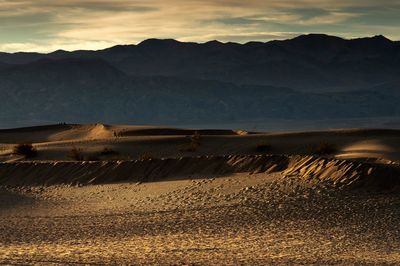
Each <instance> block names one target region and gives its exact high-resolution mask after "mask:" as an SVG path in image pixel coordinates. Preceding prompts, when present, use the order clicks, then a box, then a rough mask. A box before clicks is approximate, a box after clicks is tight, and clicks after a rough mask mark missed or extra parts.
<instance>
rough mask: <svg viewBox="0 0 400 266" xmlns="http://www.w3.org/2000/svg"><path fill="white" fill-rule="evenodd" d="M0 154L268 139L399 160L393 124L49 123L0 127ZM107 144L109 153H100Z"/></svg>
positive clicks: (208, 148)
mask: <svg viewBox="0 0 400 266" xmlns="http://www.w3.org/2000/svg"><path fill="white" fill-rule="evenodd" d="M195 132H197V134H199V135H200V141H199V143H200V145H199V146H198V147H196V149H195V150H192V151H188V149H187V147H188V146H190V143H191V137H192V136H193V135H194V134H196V133H195ZM0 143H1V144H0V160H1V161H10V160H21V159H23V158H20V157H16V156H12V154H11V153H12V148H13V146H15V144H17V143H33V144H34V146H35V147H36V148H37V149H38V150H39V153H38V157H37V158H36V160H71V158H70V156H69V154H70V151H71V149H73V148H78V149H80V150H81V151H82V153H83V155H84V156H85V157H87V158H89V157H90V158H96V157H99V159H101V160H133V159H137V158H141V157H142V156H143V155H146V157H149V156H151V157H154V158H166V157H169V158H176V157H182V156H198V155H231V154H235V155H243V154H259V153H260V151H257V147H258V146H260V145H268V146H269V147H270V149H269V150H267V151H266V152H267V153H272V154H289V155H309V154H312V153H313V150H314V149H315V147H318V146H319V145H321V143H328V144H329V145H331V146H333V147H335V150H336V151H335V153H334V154H331V155H330V157H332V156H333V157H337V158H342V159H362V160H371V159H374V160H378V161H383V162H387V161H397V160H400V131H398V130H383V129H382V130H377V129H376V130H373V129H370V130H366V129H363V130H358V129H355V130H332V131H322V132H293V133H257V134H255V133H251V132H250V133H249V132H244V131H240V130H237V131H232V130H194V129H174V128H166V127H156V126H123V125H121V126H111V125H102V124H94V125H53V126H42V127H32V128H23V129H10V130H0ZM104 148H109V149H112V150H114V151H116V153H118V154H116V155H114V156H101V155H100V154H101V151H102V150H103V149H104Z"/></svg>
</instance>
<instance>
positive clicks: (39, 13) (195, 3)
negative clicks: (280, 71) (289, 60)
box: [0, 0, 400, 51]
mask: <svg viewBox="0 0 400 266" xmlns="http://www.w3.org/2000/svg"><path fill="white" fill-rule="evenodd" d="M399 12H400V3H396V2H394V1H391V0H381V1H376V0H364V1H359V0H269V1H264V0H246V1H243V0H218V1H216V0H113V1H106V0H63V1H54V0H0V49H1V50H4V51H16V50H20V49H28V50H32V51H39V50H40V51H51V50H55V49H59V48H61V49H66V50H68V49H77V48H81V49H84V48H85V49H100V48H105V47H107V46H110V45H114V44H121V43H138V42H140V41H142V40H143V39H147V38H175V39H179V40H190V41H196V42H204V41H207V40H209V39H220V40H221V41H235V42H247V41H250V40H263V41H266V40H270V39H281V38H286V37H292V36H293V35H298V34H301V33H310V32H323V33H327V34H338V35H340V36H342V37H360V36H369V35H374V34H380V33H382V34H385V35H387V36H388V37H390V38H392V39H396V38H399V37H400V34H399V33H397V30H396V28H398V27H399V26H400V17H399V16H398V14H399Z"/></svg>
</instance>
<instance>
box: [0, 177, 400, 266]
mask: <svg viewBox="0 0 400 266" xmlns="http://www.w3.org/2000/svg"><path fill="white" fill-rule="evenodd" d="M187 178H188V177H187ZM0 195H1V196H0V262H1V263H4V264H36V265H52V264H55V265H57V264H80V263H87V264H175V265H182V264H196V265H197V264H199V265H209V264H218V265H221V264H222V265H229V264H249V265H254V264H260V265H263V264H266V263H267V264H275V263H276V264H288V263H294V264H303V263H306V264H319V265H321V264H343V265H348V264H393V265H395V264H399V263H400V226H399V224H400V195H399V194H394V193H391V194H387V193H377V192H373V193H372V192H366V191H347V190H346V189H342V190H332V189H329V188H326V189H324V188H319V189H316V188H312V187H309V186H308V185H306V184H305V183H304V182H303V181H302V182H299V179H298V178H296V177H291V178H289V177H285V178H283V177H282V175H281V174H279V173H273V174H262V173H261V174H252V175H249V174H247V173H242V174H232V175H228V176H222V177H217V176H208V177H206V178H204V177H196V178H195V177H191V178H189V179H182V180H166V181H160V182H152V183H141V184H136V183H120V184H108V185H90V186H83V187H79V186H78V187H71V186H50V187H22V188H21V187H20V188H16V187H3V188H2V189H1V194H0Z"/></svg>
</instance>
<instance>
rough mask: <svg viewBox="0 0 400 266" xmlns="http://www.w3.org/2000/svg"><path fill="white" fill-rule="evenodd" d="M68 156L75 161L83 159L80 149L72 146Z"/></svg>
mask: <svg viewBox="0 0 400 266" xmlns="http://www.w3.org/2000/svg"><path fill="white" fill-rule="evenodd" d="M68 157H69V158H71V159H73V160H75V161H83V160H84V159H85V158H84V157H83V153H82V149H78V148H76V147H73V148H72V149H71V150H70V151H69V154H68Z"/></svg>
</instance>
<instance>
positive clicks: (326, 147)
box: [312, 142, 337, 155]
mask: <svg viewBox="0 0 400 266" xmlns="http://www.w3.org/2000/svg"><path fill="white" fill-rule="evenodd" d="M336 152H337V148H336V146H335V145H334V144H332V143H329V142H321V143H320V144H318V145H317V146H315V147H313V149H312V154H314V155H330V154H334V153H336Z"/></svg>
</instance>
